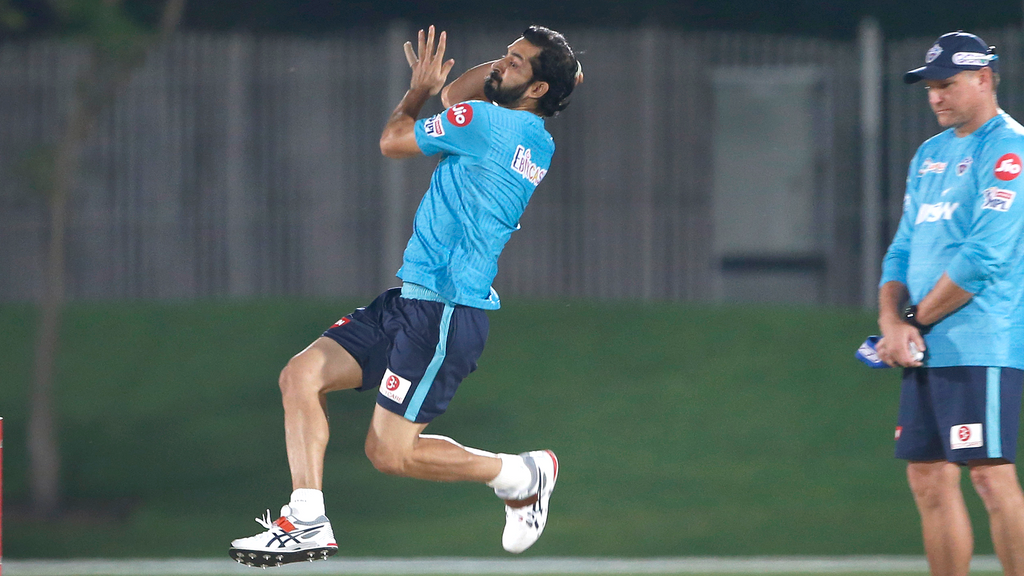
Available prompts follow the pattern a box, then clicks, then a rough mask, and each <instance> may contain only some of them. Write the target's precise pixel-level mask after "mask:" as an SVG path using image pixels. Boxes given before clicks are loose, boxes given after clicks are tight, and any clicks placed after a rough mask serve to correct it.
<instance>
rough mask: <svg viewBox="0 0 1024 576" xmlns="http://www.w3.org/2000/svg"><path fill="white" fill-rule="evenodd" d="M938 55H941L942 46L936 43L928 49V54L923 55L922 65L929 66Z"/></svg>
mask: <svg viewBox="0 0 1024 576" xmlns="http://www.w3.org/2000/svg"><path fill="white" fill-rule="evenodd" d="M939 54H942V46H939V43H938V42H936V43H935V44H933V45H932V47H931V48H929V49H928V52H927V53H926V54H925V55H924V63H925V64H931V63H932V62H934V61H935V59H936V58H938V57H939Z"/></svg>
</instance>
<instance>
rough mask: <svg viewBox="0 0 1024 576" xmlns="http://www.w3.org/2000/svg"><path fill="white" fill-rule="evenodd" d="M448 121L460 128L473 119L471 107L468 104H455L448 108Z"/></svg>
mask: <svg viewBox="0 0 1024 576" xmlns="http://www.w3.org/2000/svg"><path fill="white" fill-rule="evenodd" d="M448 121H449V122H451V123H452V124H455V125H456V126H459V127H460V128H461V127H462V126H465V125H467V124H469V123H470V122H472V121H473V107H472V106H470V105H469V104H456V105H455V106H452V107H451V108H449V109H448Z"/></svg>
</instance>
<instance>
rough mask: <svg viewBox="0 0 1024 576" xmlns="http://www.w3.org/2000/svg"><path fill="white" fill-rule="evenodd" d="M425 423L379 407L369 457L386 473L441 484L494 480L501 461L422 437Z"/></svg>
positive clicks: (439, 439) (368, 444)
mask: <svg viewBox="0 0 1024 576" xmlns="http://www.w3.org/2000/svg"><path fill="white" fill-rule="evenodd" d="M426 427H427V425H426V424H417V423H415V422H411V421H409V420H406V419H405V418H403V417H401V416H399V415H398V414H395V413H393V412H389V411H388V410H385V409H384V408H381V407H380V406H379V405H378V406H376V407H375V409H374V412H373V420H372V421H371V422H370V431H369V433H368V434H367V435H366V456H367V457H368V458H369V459H370V462H372V463H373V466H374V467H375V468H377V470H380V471H381V472H384V473H385V474H393V475H396V476H407V477H410V478H419V479H421V480H434V481H439V482H459V481H469V482H480V483H487V482H490V481H491V480H494V478H495V477H497V476H498V473H499V472H501V458H499V457H498V456H497V455H493V454H491V455H487V454H486V453H484V452H482V451H480V450H474V449H472V448H465V447H464V446H461V445H459V444H458V443H457V442H455V441H453V440H450V439H448V438H444V437H442V436H423V435H421V434H420V433H421V432H422V431H423V429H424V428H426Z"/></svg>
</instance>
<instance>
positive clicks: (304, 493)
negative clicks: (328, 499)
mask: <svg viewBox="0 0 1024 576" xmlns="http://www.w3.org/2000/svg"><path fill="white" fill-rule="evenodd" d="M288 507H289V508H291V509H292V515H293V516H295V517H296V518H298V519H299V520H302V521H303V522H310V521H312V520H316V519H317V518H319V517H321V516H324V515H326V512H325V511H324V493H323V491H321V490H314V489H313V488H299V489H297V490H294V491H292V499H291V501H289V502H288Z"/></svg>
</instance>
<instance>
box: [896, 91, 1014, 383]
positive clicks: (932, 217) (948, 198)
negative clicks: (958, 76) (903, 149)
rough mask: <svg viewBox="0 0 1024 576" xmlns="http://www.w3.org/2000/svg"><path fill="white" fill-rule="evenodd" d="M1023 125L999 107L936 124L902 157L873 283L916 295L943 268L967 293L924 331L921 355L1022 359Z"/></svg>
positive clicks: (995, 362) (935, 360) (940, 362)
mask: <svg viewBox="0 0 1024 576" xmlns="http://www.w3.org/2000/svg"><path fill="white" fill-rule="evenodd" d="M1022 159H1024V127H1021V125H1020V124H1018V123H1017V122H1016V121H1015V120H1014V119H1013V118H1011V117H1010V116H1009V115H1007V114H1006V113H1004V112H1002V111H1000V113H999V114H998V115H997V116H995V117H994V118H992V119H991V120H989V121H988V122H986V123H985V124H984V125H982V126H981V127H980V128H979V129H978V130H976V131H974V132H973V133H972V134H969V135H967V136H964V137H962V138H960V137H957V136H956V134H955V133H954V131H953V129H952V128H951V129H949V130H946V131H944V132H942V133H940V134H938V135H936V136H934V137H932V138H930V139H929V140H927V141H926V142H925V143H924V144H922V145H921V147H920V148H918V150H917V154H915V155H914V159H913V160H912V161H911V162H910V170H909V173H908V174H907V191H906V195H905V196H904V199H903V217H902V218H901V219H900V224H899V228H898V229H897V231H896V236H895V238H894V239H893V241H892V245H891V246H890V247H889V250H888V252H886V255H885V259H884V260H883V263H882V279H881V283H880V284H885V283H886V282H889V281H892V280H895V281H898V282H902V283H903V284H905V285H906V286H907V288H908V290H909V292H910V301H911V302H920V301H921V299H922V298H924V296H925V295H926V294H928V292H929V291H930V290H931V289H932V288H933V287H934V286H935V283H936V282H937V281H938V280H939V278H940V277H941V276H942V273H943V272H945V273H947V274H949V277H950V279H951V280H952V281H953V282H954V283H955V284H956V285H957V286H959V287H960V288H963V289H964V290H966V291H968V292H971V293H972V294H974V298H972V299H971V301H970V302H968V303H967V304H966V305H965V306H964V307H963V308H961V309H959V310H957V311H956V312H954V313H953V314H950V315H949V316H947V317H946V318H944V319H943V320H941V321H939V322H938V323H937V324H935V326H934V327H933V328H932V330H931V332H929V333H928V334H927V335H926V336H925V337H924V338H925V344H926V345H927V347H928V355H927V358H926V361H925V365H926V366H929V367H941V366H992V367H995V366H1004V367H1012V368H1021V369H1024V198H1017V195H1018V194H1021V193H1022V192H1024V175H1022V174H1021V171H1022V167H1024V164H1022Z"/></svg>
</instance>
